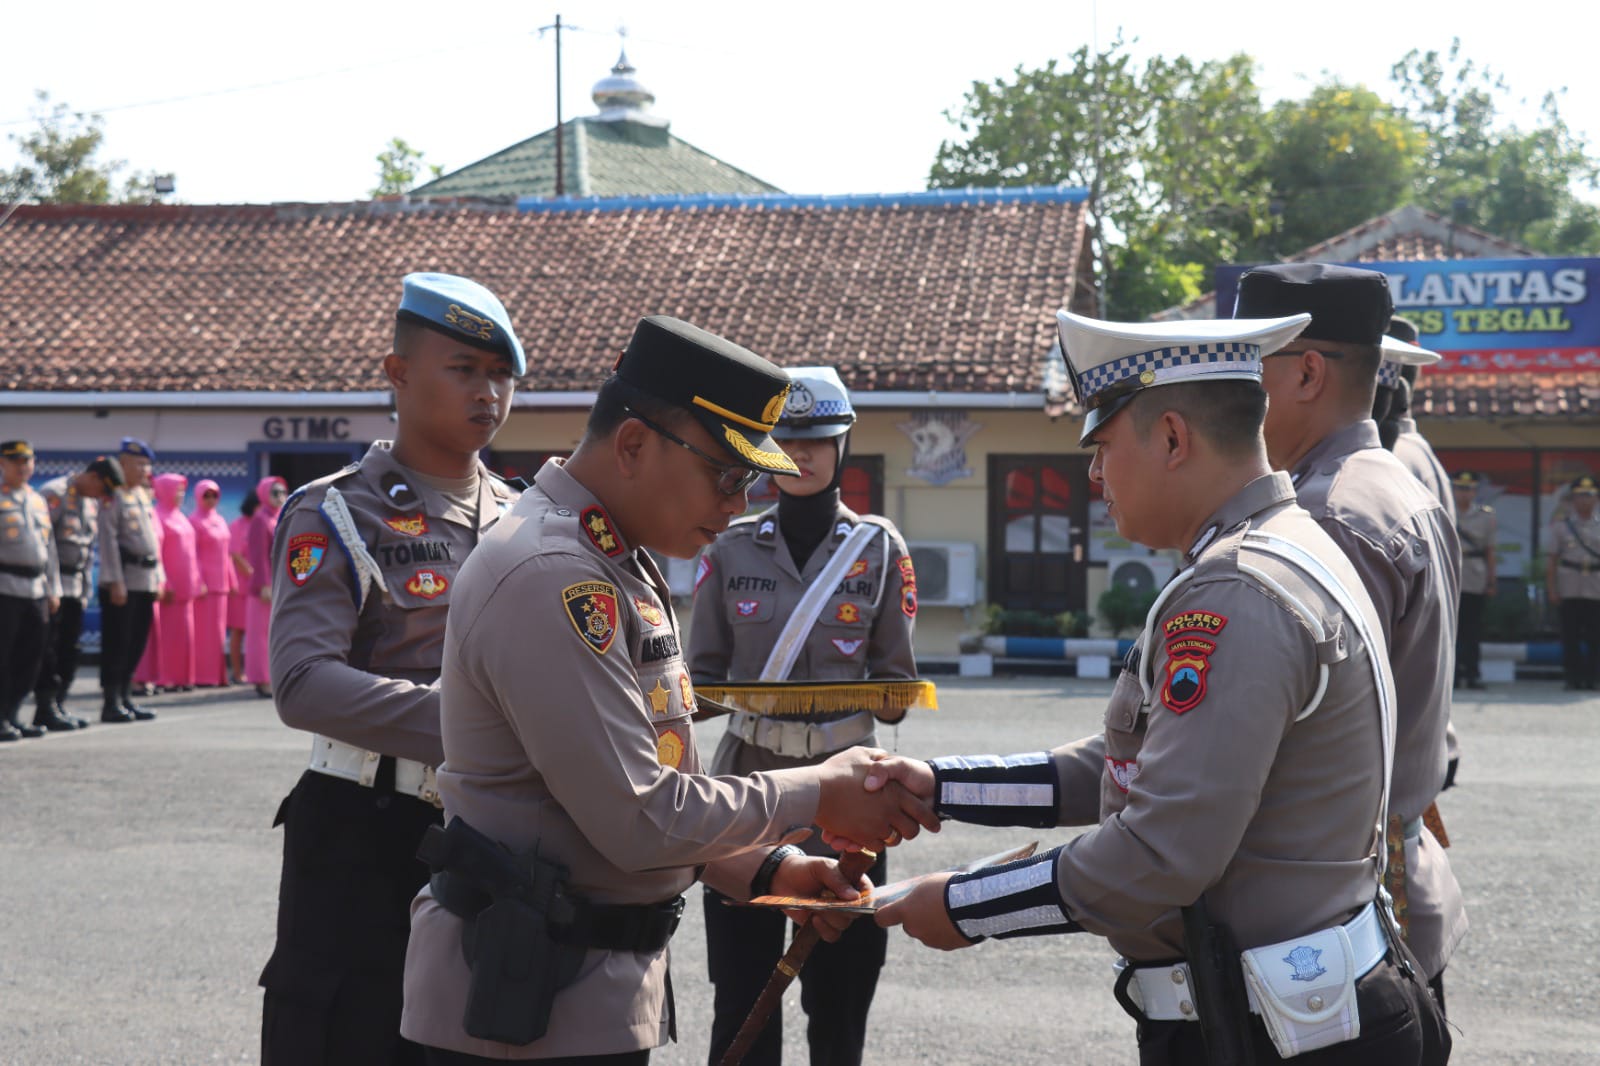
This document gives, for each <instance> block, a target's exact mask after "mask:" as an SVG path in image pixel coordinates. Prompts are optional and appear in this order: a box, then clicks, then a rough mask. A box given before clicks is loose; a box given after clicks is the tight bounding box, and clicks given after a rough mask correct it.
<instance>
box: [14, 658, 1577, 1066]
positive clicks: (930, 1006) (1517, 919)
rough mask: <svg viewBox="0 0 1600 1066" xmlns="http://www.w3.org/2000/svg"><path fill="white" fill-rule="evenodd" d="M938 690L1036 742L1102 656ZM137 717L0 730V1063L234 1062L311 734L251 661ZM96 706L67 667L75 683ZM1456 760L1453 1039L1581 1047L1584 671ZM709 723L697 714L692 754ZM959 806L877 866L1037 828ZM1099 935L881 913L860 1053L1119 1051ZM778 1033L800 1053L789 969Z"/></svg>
mask: <svg viewBox="0 0 1600 1066" xmlns="http://www.w3.org/2000/svg"><path fill="white" fill-rule="evenodd" d="M939 687H940V701H941V704H942V707H941V709H940V710H939V711H937V712H930V713H924V714H919V715H917V716H914V717H913V718H912V719H911V720H909V721H908V722H907V723H906V724H905V725H904V726H902V727H901V728H900V729H899V730H898V731H893V730H891V731H889V732H887V733H886V734H885V735H884V736H883V737H882V738H881V739H882V742H883V744H884V745H885V746H888V747H895V748H898V750H899V751H901V752H903V753H905V754H908V755H914V756H932V755H938V754H946V753H957V752H959V753H980V752H998V753H1009V752H1018V751H1029V750H1036V749H1039V748H1042V747H1047V746H1049V745H1051V744H1054V743H1059V742H1062V741H1065V740H1069V739H1072V738H1075V737H1079V736H1084V735H1087V734H1090V733H1093V732H1097V731H1098V726H1099V719H1100V715H1101V713H1102V711H1103V709H1104V705H1105V700H1106V697H1107V696H1108V694H1109V692H1110V683H1109V682H1104V681H1080V680H1076V679H1069V678H1055V677H1024V678H1012V679H1000V678H996V679H992V680H982V681H979V680H971V679H964V680H957V679H948V680H945V681H942V682H941V684H940V686H939ZM148 702H149V704H150V705H151V706H152V707H153V708H154V709H156V710H158V711H159V712H160V717H159V718H158V719H157V720H155V721H153V722H146V723H137V724H129V725H100V724H96V725H94V726H93V727H92V728H90V729H87V730H83V731H80V732H77V733H72V734H57V735H51V736H48V737H45V738H41V739H38V740H29V741H22V742H18V743H12V744H5V745H0V826H3V832H0V901H3V906H0V1063H8V1064H9V1063H16V1064H21V1066H55V1064H65V1063H91V1064H100V1063H105V1064H145V1063H173V1064H191V1063H210V1062H254V1061H256V1059H257V1056H258V1051H257V1049H258V1029H259V1022H260V1009H261V993H260V989H259V988H258V987H257V986H256V978H257V975H258V974H259V973H260V971H261V966H262V964H263V963H264V962H265V961H266V958H267V955H268V953H269V951H270V948H271V944H272V928H273V920H274V915H275V912H276V898H277V879H278V867H279V849H280V847H281V838H280V836H279V835H278V833H277V831H276V830H273V829H272V828H271V823H272V817H273V814H274V812H275V811H276V809H277V805H278V801H279V800H280V799H281V798H282V796H283V795H284V793H285V792H286V791H287V790H288V789H289V787H290V786H291V785H292V784H293V783H294V781H295V779H296V777H297V776H298V775H299V772H300V769H301V767H302V766H303V765H304V762H305V757H306V754H307V751H308V747H309V742H308V740H307V738H306V737H305V735H304V734H300V733H296V732H294V731H292V730H290V729H287V728H285V727H284V726H283V725H282V724H281V723H279V721H278V720H277V717H276V716H275V714H274V713H273V710H272V708H271V706H270V704H269V702H268V701H266V700H261V699H257V698H256V697H255V696H254V693H253V692H251V691H250V690H249V689H245V688H237V689H231V690H222V691H220V692H217V691H213V692H207V693H186V694H176V695H169V696H161V697H156V698H153V699H151V700H150V701H148ZM70 706H71V708H72V709H73V710H75V711H76V713H78V714H81V715H83V716H85V717H91V716H93V717H96V718H97V717H98V715H97V713H95V712H97V710H98V707H97V704H96V703H95V701H94V698H93V694H92V691H91V690H90V689H88V688H84V687H82V686H81V685H80V689H79V692H78V693H77V694H76V695H75V697H74V700H73V701H72V704H71V705H70ZM1455 721H1456V727H1457V730H1458V732H1459V733H1460V736H1461V741H1462V745H1463V750H1464V753H1465V754H1464V759H1463V763H1462V768H1461V773H1460V776H1459V778H1458V787H1456V788H1455V789H1452V790H1451V791H1450V792H1448V793H1446V794H1445V795H1444V796H1443V797H1442V799H1441V801H1440V807H1441V809H1442V811H1443V815H1444V818H1445V821H1446V824H1447V828H1448V831H1449V834H1450V836H1451V839H1452V842H1453V847H1452V849H1451V859H1452V862H1453V864H1454V866H1455V869H1456V872H1457V875H1458V876H1459V878H1460V880H1461V883H1462V887H1463V889H1464V891H1465V893H1466V897H1467V905H1468V910H1469V915H1470V918H1471V923H1472V928H1471V931H1470V932H1469V933H1468V936H1467V939H1466V941H1465V943H1464V944H1463V946H1462V948H1461V949H1460V951H1459V952H1458V953H1457V954H1456V957H1455V960H1454V962H1453V963H1452V965H1451V967H1450V969H1449V970H1448V972H1447V974H1446V988H1447V992H1448V997H1449V1003H1450V1016H1451V1020H1452V1021H1453V1023H1454V1024H1455V1026H1456V1027H1457V1032H1456V1055H1455V1057H1454V1059H1453V1061H1454V1062H1456V1063H1463V1064H1494V1066H1503V1064H1508V1063H1540V1064H1552V1066H1556V1064H1578V1063H1594V1062H1597V1061H1600V993H1597V990H1596V987H1597V986H1596V984H1595V982H1594V974H1595V970H1596V966H1597V960H1600V907H1597V905H1596V903H1595V895H1594V891H1593V885H1594V884H1595V883H1596V881H1597V880H1600V849H1597V848H1596V844H1597V842H1600V831H1597V830H1600V771H1597V770H1596V766H1597V765H1600V699H1597V698H1596V697H1595V696H1594V695H1592V694H1579V693H1567V692H1563V691H1561V690H1560V688H1559V686H1557V685H1555V684H1553V683H1549V682H1519V683H1517V684H1515V685H1507V686H1499V687H1495V688H1492V689H1490V690H1489V691H1487V692H1482V693H1478V692H1471V693H1462V694H1461V698H1459V699H1458V701H1457V704H1456V710H1455ZM719 733H720V729H719V728H718V727H717V726H716V724H715V723H713V724H711V727H710V728H703V729H701V730H700V731H699V743H700V747H701V750H702V753H703V754H704V755H707V756H709V753H710V751H711V749H712V748H713V747H714V746H715V743H716V740H717V737H718V735H719ZM1071 835H1072V833H1071V832H1070V831H1050V832H1045V833H1038V832H1035V831H1024V830H1004V831H1002V830H988V829H982V828H979V827H972V826H962V825H955V824H951V825H949V826H947V827H946V828H945V830H944V831H943V832H942V833H940V834H938V835H936V836H935V835H928V834H925V835H924V836H922V837H920V838H919V839H917V840H915V841H912V842H910V843H909V844H907V845H905V846H904V847H902V848H900V849H896V851H895V852H894V853H893V854H892V855H891V857H890V872H891V876H904V875H908V874H911V873H918V872H922V871H926V870H931V869H937V868H940V867H942V866H946V865H949V864H952V863H954V862H957V861H960V860H962V859H966V858H971V857H973V856H976V855H980V854H987V853H990V852H993V851H995V850H998V848H999V847H1000V846H1002V845H1006V844H1010V843H1017V842H1023V841H1027V840H1033V839H1037V840H1039V841H1040V844H1041V846H1043V847H1052V846H1054V845H1055V844H1057V843H1060V842H1061V841H1063V840H1065V839H1067V838H1069V837H1070V836H1071ZM672 952H673V973H674V986H675V988H676V990H677V994H678V1010H679V1032H680V1035H681V1042H680V1043H678V1044H676V1045H670V1046H668V1047H665V1048H662V1049H658V1050H657V1052H656V1053H655V1055H654V1056H653V1058H652V1061H653V1062H654V1063H658V1064H663V1066H679V1064H682V1066H689V1064H698V1063H703V1062H704V1061H705V1056H706V1046H707V1038H706V1032H707V1030H708V1028H709V1023H710V986H709V985H708V984H707V983H706V981H705V978H704V973H705V948H704V938H703V934H702V919H701V907H700V900H699V896H698V892H695V893H693V894H692V895H691V899H690V906H689V908H688V911H687V912H686V918H685V921H684V924H683V927H682V928H681V929H680V931H679V933H678V935H677V937H676V938H675V939H674V941H673V948H672ZM1111 961H1112V952H1111V951H1110V949H1109V948H1108V947H1107V946H1106V945H1105V943H1104V942H1103V941H1100V940H1099V939H1097V938H1095V937H1092V936H1089V935H1087V934H1079V935H1075V936H1063V937H1041V938H1032V939H1025V940H1013V941H1005V942H989V943H984V944H981V945H978V946H976V947H973V948H969V949H967V950H965V951H961V952H955V953H950V954H944V953H938V952H933V951H929V950H927V949H925V948H923V947H921V946H920V945H918V944H916V943H915V942H913V941H910V940H908V939H907V938H905V937H904V936H902V935H900V934H899V933H898V932H895V933H893V934H891V938H890V948H889V961H888V965H887V967H886V968H885V970H884V972H883V976H882V979H881V980H880V983H879V986H878V994H877V998H876V1000H875V1004H874V1007H873V1013H872V1029H871V1033H870V1035H869V1037H868V1042H867V1048H866V1061H867V1062H868V1063H871V1064H884V1066H901V1064H911V1063H1053V1064H1071V1063H1093V1064H1097V1066H1099V1064H1111V1066H1119V1064H1131V1063H1133V1062H1135V1061H1136V1054H1135V1049H1134V1040H1133V1023H1132V1022H1131V1021H1130V1020H1129V1019H1128V1018H1127V1017H1126V1016H1125V1015H1124V1014H1123V1013H1122V1011H1121V1010H1120V1009H1119V1008H1118V1007H1117V1006H1116V1003H1115V1002H1114V1000H1113V999H1112V997H1111V978H1112V971H1111ZM785 1003H786V1008H785V1016H784V1026H785V1030H786V1044H787V1046H788V1048H789V1056H790V1061H792V1062H803V1061H805V1053H804V1050H803V1041H804V1025H805V1016H804V1014H803V1012H802V1011H801V1010H800V1007H799V997H798V989H791V991H790V993H789V995H788V997H787V999H786V1001H785Z"/></svg>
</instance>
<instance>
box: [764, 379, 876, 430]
mask: <svg viewBox="0 0 1600 1066" xmlns="http://www.w3.org/2000/svg"><path fill="white" fill-rule="evenodd" d="M787 370H788V374H789V380H790V381H791V382H793V384H792V385H790V386H789V395H788V397H787V398H786V399H785V400H784V404H783V414H782V415H780V416H779V417H778V424H777V426H775V427H774V428H773V430H772V437H773V439H774V440H821V439H824V438H827V437H838V436H841V435H842V434H844V433H847V432H849V430H850V427H851V426H852V425H854V424H855V421H856V409H855V405H854V404H852V403H851V402H850V390H849V389H847V388H845V387H844V381H843V379H841V378H840V377H839V372H838V371H837V370H835V369H834V368H833V367H831V366H791V367H788V368H787Z"/></svg>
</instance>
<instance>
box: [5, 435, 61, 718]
mask: <svg viewBox="0 0 1600 1066" xmlns="http://www.w3.org/2000/svg"><path fill="white" fill-rule="evenodd" d="M31 477H33V447H32V446H31V445H30V444H29V443H28V442H27V441H25V440H8V441H6V442H4V443H3V444H0V741H4V740H16V739H18V738H19V737H39V736H43V735H44V727H43V725H42V724H41V723H37V722H36V723H34V724H33V725H24V724H22V723H21V722H19V721H18V720H17V712H18V709H19V708H20V707H21V706H22V700H23V697H24V696H26V695H27V693H28V690H29V689H30V688H31V687H32V685H33V678H34V676H35V675H36V674H37V673H38V671H39V657H40V655H41V654H42V653H43V651H44V634H45V630H46V628H47V627H48V626H49V621H50V616H51V615H53V614H54V613H55V612H56V608H57V607H58V606H59V605H60V602H61V574H60V570H59V566H58V563H57V558H56V542H55V538H54V537H53V536H52V535H51V532H50V509H49V507H48V506H47V505H46V504H45V502H44V497H43V496H40V495H39V494H38V493H37V492H35V491H34V490H33V488H32V486H30V485H29V484H28V479H29V478H31Z"/></svg>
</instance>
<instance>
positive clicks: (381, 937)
mask: <svg viewBox="0 0 1600 1066" xmlns="http://www.w3.org/2000/svg"><path fill="white" fill-rule="evenodd" d="M392 774H393V771H392V770H391V771H390V772H389V776H390V779H391V780H392ZM383 776H384V774H383V772H382V771H381V770H380V773H379V777H380V778H382V777H383ZM441 821H442V819H441V812H440V811H439V809H438V808H436V807H434V806H433V805H432V804H429V803H424V802H422V801H421V800H419V799H416V798H414V797H409V796H401V795H397V794H396V793H395V792H393V791H392V790H387V789H380V788H366V787H363V786H361V785H358V784H356V783H355V782H354V781H345V780H343V779H341V778H336V777H329V776H328V775H327V774H319V773H314V772H312V771H310V770H307V771H306V772H305V773H304V774H302V775H301V777H300V780H299V782H298V783H297V784H296V785H295V787H294V791H292V792H290V793H289V795H288V797H287V798H286V799H285V800H284V801H283V803H282V804H281V805H280V806H279V808H278V817H277V819H276V820H275V821H274V822H273V824H274V825H282V826H283V876H282V880H281V882H280V883H279V887H278V940H277V944H276V945H275V946H274V948H273V951H272V958H271V959H269V960H268V961H267V965H266V969H265V970H263V971H262V973H261V987H262V988H264V989H266V994H265V996H264V997H263V1000H262V1017H261V1061H262V1063H263V1066H321V1064H326V1066H342V1064H344V1063H364V1064H379V1063H383V1064H392V1066H400V1064H404V1066H421V1064H422V1063H423V1061H424V1059H423V1049H422V1046H421V1045H420V1044H414V1043H412V1042H411V1041H409V1040H406V1039H404V1038H403V1037H401V1036H400V1009H401V1006H402V997H403V991H402V989H403V979H404V972H405V961H406V941H407V940H408V939H410V935H411V900H412V899H413V897H415V896H416V894H417V892H418V891H419V890H420V889H421V888H422V886H423V885H424V884H425V883H427V880H428V868H427V867H426V866H425V865H423V864H422V863H421V862H419V861H418V860H417V857H416V854H417V845H418V844H419V843H420V842H421V840H422V834H423V833H424V832H426V831H427V828H428V826H430V825H439V824H440V823H441Z"/></svg>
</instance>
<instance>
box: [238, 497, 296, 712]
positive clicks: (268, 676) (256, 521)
mask: <svg viewBox="0 0 1600 1066" xmlns="http://www.w3.org/2000/svg"><path fill="white" fill-rule="evenodd" d="M288 495H289V485H288V482H286V481H284V480H283V478H281V477H264V478H262V479H261V480H260V481H258V482H256V498H257V499H258V500H260V501H261V506H260V507H259V508H257V509H256V513H255V514H254V515H253V516H251V518H250V534H249V538H248V549H249V550H248V551H246V552H245V558H246V559H247V560H248V561H249V563H250V577H249V579H248V580H247V581H246V582H245V588H246V590H247V591H248V592H249V593H250V595H249V596H248V597H247V599H246V600H245V604H246V611H247V615H246V618H245V642H244V678H245V680H246V681H248V682H250V684H252V685H254V686H255V687H256V695H257V696H261V697H267V696H271V695H272V668H271V665H270V664H269V663H268V661H267V622H268V621H269V620H270V619H271V617H272V534H273V533H274V532H276V531H277V528H278V512H279V511H281V510H283V501H284V500H285V499H287V498H288Z"/></svg>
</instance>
